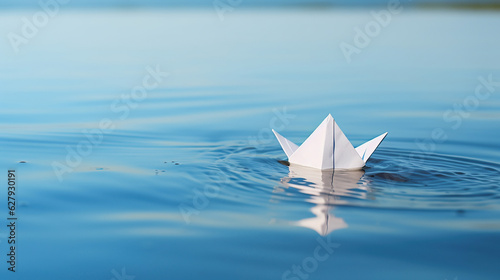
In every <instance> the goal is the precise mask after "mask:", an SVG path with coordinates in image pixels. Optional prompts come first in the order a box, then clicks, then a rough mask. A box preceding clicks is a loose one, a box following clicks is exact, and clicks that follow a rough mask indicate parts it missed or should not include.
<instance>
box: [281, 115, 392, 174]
mask: <svg viewBox="0 0 500 280" xmlns="http://www.w3.org/2000/svg"><path fill="white" fill-rule="evenodd" d="M273 132H274V135H276V138H277V139H278V141H279V142H280V145H281V148H283V151H285V154H286V155H287V157H288V161H289V162H290V164H298V165H302V166H308V167H313V168H317V169H321V170H328V169H361V168H363V166H365V163H366V161H367V160H368V159H369V158H370V156H371V155H372V154H373V152H375V150H376V149H377V147H378V146H379V145H380V143H381V142H382V140H384V138H385V136H387V132H386V133H384V134H382V135H380V136H378V137H376V138H374V139H372V140H370V141H368V142H366V143H364V144H363V145H361V146H359V147H357V148H356V149H355V148H354V147H353V146H352V144H351V142H349V140H348V139H347V137H346V136H345V135H344V133H343V132H342V130H340V127H339V126H338V125H337V123H336V122H335V120H334V119H333V117H332V116H331V115H328V116H327V117H326V118H325V120H324V121H323V122H322V123H321V124H320V125H319V126H318V128H316V130H314V132H313V133H312V134H311V135H310V136H309V137H308V138H307V139H306V141H304V143H302V145H300V147H299V146H297V145H296V144H294V143H293V142H291V141H290V140H288V139H286V138H285V137H283V136H281V135H280V134H279V133H277V132H276V131H274V129H273Z"/></svg>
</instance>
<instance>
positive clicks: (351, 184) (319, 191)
mask: <svg viewBox="0 0 500 280" xmlns="http://www.w3.org/2000/svg"><path fill="white" fill-rule="evenodd" d="M289 168H290V173H289V174H288V177H285V178H283V180H282V184H283V185H284V186H286V187H293V188H296V189H298V190H299V191H300V192H302V193H305V194H309V195H311V197H310V198H309V199H307V201H308V202H312V203H314V204H316V205H315V206H313V207H312V208H311V212H312V213H313V214H314V215H315V217H313V218H308V219H303V220H300V221H296V222H294V223H293V224H295V225H297V226H301V227H306V228H310V229H312V230H314V231H316V232H317V233H319V234H321V235H323V236H326V235H328V234H329V233H331V232H332V231H334V230H337V229H342V228H346V227H347V223H346V222H345V221H344V220H343V219H342V218H338V217H335V215H333V214H332V213H330V212H331V210H332V208H333V205H335V204H342V201H341V200H336V196H354V195H353V194H352V193H353V191H352V190H353V189H365V190H368V188H367V187H365V186H363V185H360V184H358V182H359V179H360V178H361V177H362V176H363V174H364V171H362V170H355V171H345V172H341V171H335V172H334V171H322V170H317V169H313V168H308V167H302V166H290V167H289ZM356 194H357V195H356V197H358V198H360V197H359V192H356ZM361 195H362V196H364V197H361V198H366V193H364V192H361Z"/></svg>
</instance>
